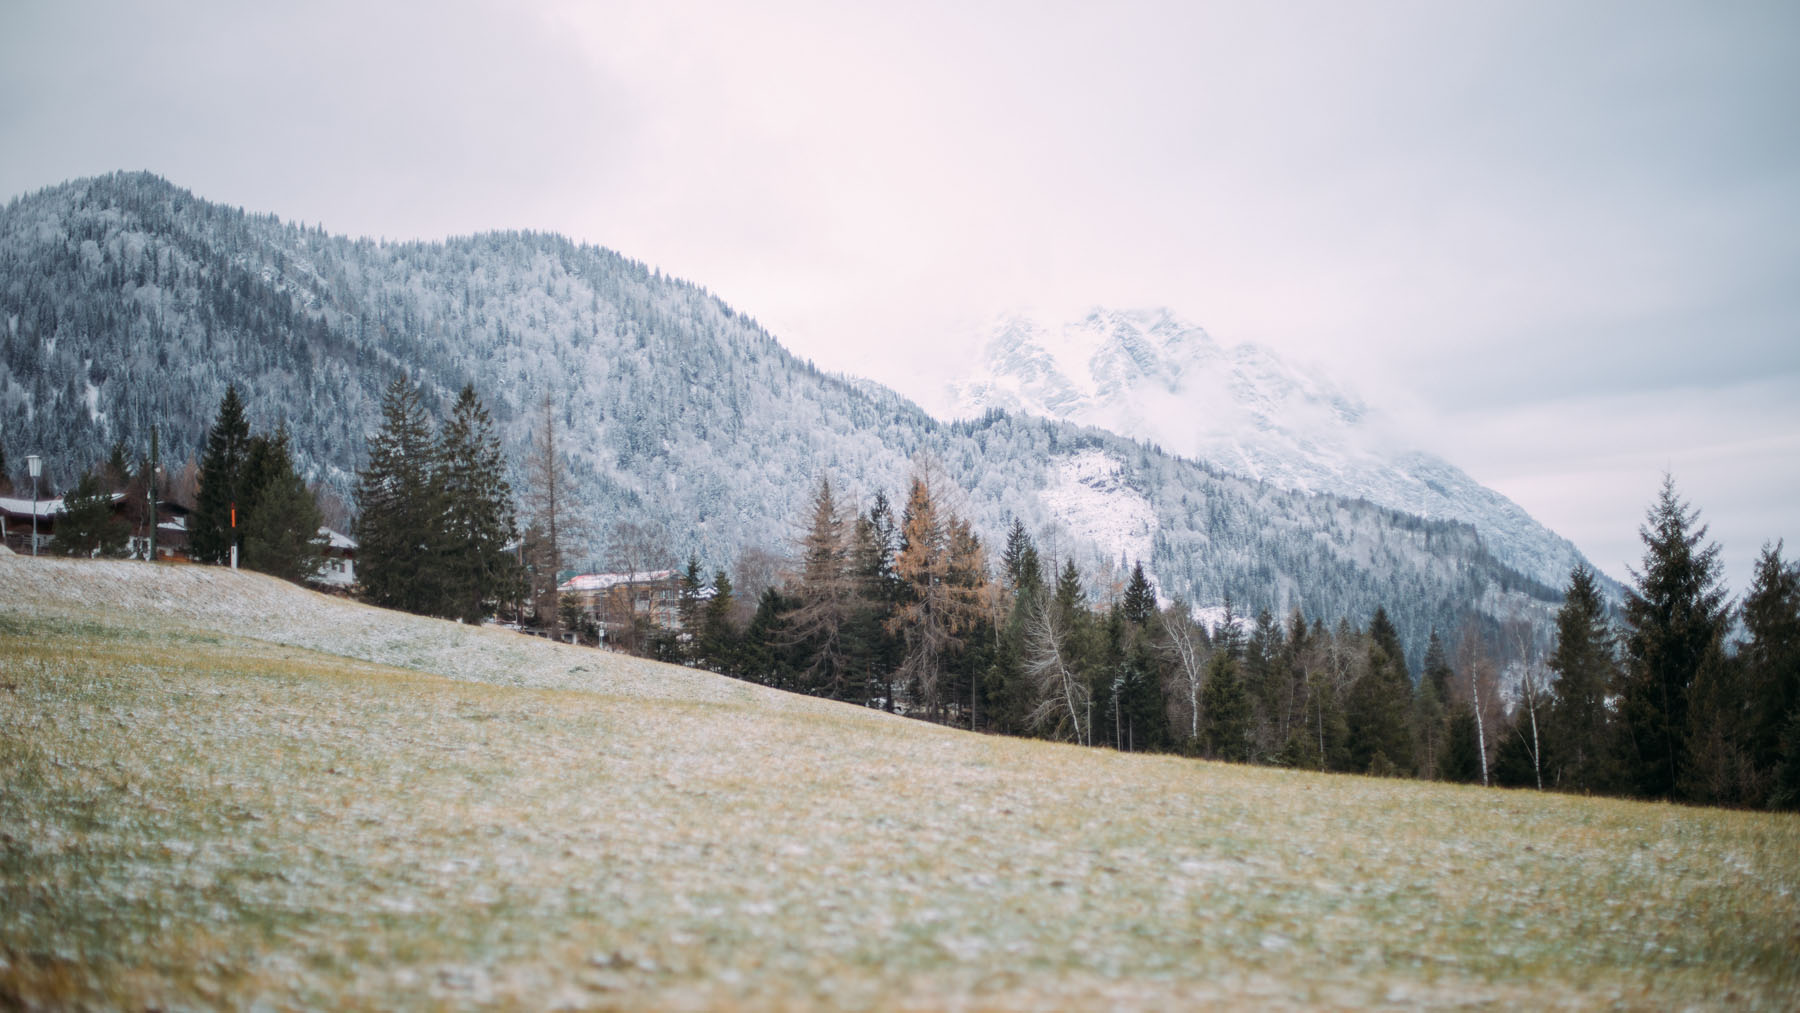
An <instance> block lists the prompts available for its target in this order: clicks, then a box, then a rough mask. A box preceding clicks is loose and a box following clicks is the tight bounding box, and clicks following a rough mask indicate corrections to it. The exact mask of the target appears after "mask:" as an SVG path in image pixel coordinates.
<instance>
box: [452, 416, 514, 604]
mask: <svg viewBox="0 0 1800 1013" xmlns="http://www.w3.org/2000/svg"><path fill="white" fill-rule="evenodd" d="M438 452H439V461H440V465H439V472H438V481H437V483H436V484H437V486H438V491H439V494H440V495H441V496H442V501H443V515H442V532H441V545H442V549H441V550H440V551H441V554H442V555H441V558H440V560H439V564H440V566H441V572H442V579H443V585H444V595H445V601H444V610H445V612H446V614H448V615H451V616H454V617H456V618H460V619H462V620H463V621H465V622H471V623H473V622H480V621H481V620H482V619H485V618H487V617H488V616H491V615H493V614H494V610H495V609H496V608H497V607H498V606H499V604H500V603H501V602H502V601H505V600H507V599H509V598H512V597H514V596H515V595H516V594H517V592H518V590H519V585H520V583H521V582H522V581H523V579H524V575H523V574H522V573H521V572H520V569H519V564H518V559H517V557H516V556H515V555H514V554H513V553H511V552H508V551H507V546H508V545H509V543H511V542H512V541H513V540H514V539H516V538H517V537H518V526H517V521H516V519H515V517H514V513H513V497H512V486H511V485H510V484H509V483H508V482H507V481H506V458H505V456H504V455H503V454H502V452H501V449H500V437H499V434H497V433H496V432H495V431H494V420H493V417H492V416H491V415H489V414H488V411H487V409H486V408H485V407H483V406H482V404H481V400H480V399H479V398H477V397H476V396H475V388H474V387H472V386H465V387H464V388H463V389H462V392H461V393H460V394H458V395H457V397H456V404H455V406H454V407H452V408H451V410H450V418H449V419H447V420H446V421H445V423H444V427H443V433H442V437H441V439H440V440H439V451H438Z"/></svg>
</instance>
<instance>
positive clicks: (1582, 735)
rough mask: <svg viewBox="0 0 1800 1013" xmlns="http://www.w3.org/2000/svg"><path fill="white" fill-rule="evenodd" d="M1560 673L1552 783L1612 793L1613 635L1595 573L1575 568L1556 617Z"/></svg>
mask: <svg viewBox="0 0 1800 1013" xmlns="http://www.w3.org/2000/svg"><path fill="white" fill-rule="evenodd" d="M1550 669H1551V670H1552V671H1554V672H1555V673H1556V685H1555V690H1554V692H1555V696H1554V699H1553V700H1552V701H1551V704H1550V716H1549V722H1548V723H1549V726H1550V727H1549V730H1548V731H1549V734H1548V738H1549V741H1550V748H1549V750H1548V753H1549V755H1550V757H1551V759H1552V772H1551V781H1552V782H1553V783H1554V784H1555V785H1556V786H1557V787H1559V788H1563V789H1565V790H1568V791H1581V792H1590V791H1607V790H1609V789H1611V788H1612V787H1613V785H1614V782H1615V781H1616V778H1615V776H1614V773H1613V758H1614V755H1615V753H1616V750H1615V749H1614V747H1613V744H1612V733H1613V727H1612V715H1611V712H1610V711H1608V709H1607V706H1606V697H1607V694H1609V693H1611V692H1612V691H1613V690H1614V688H1615V686H1616V685H1617V681H1618V666H1617V663H1616V659H1615V656H1614V653H1613V632H1612V627H1611V625H1610V624H1609V623H1608V622H1607V619H1606V604H1605V602H1604V601H1603V600H1602V599H1601V597H1600V584H1599V581H1598V580H1597V579H1596V578H1595V576H1594V572H1593V571H1592V570H1589V569H1588V568H1587V567H1586V566H1583V565H1581V564H1576V566H1575V569H1574V570H1572V571H1570V573H1569V586H1568V588H1567V589H1566V590H1565V591H1564V592H1563V604H1562V608H1560V609H1558V610H1557V613H1556V649H1555V650H1554V651H1553V652H1552V653H1551V655H1550Z"/></svg>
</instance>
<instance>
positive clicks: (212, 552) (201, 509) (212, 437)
mask: <svg viewBox="0 0 1800 1013" xmlns="http://www.w3.org/2000/svg"><path fill="white" fill-rule="evenodd" d="M249 453H250V423H249V421H248V420H246V419H245V417H244V402H243V401H242V400H241V399H240V398H239V397H238V392H237V387H236V386H227V387H226V388H225V398H224V400H222V401H220V402H219V415H218V418H217V419H215V420H214V422H213V425H212V429H211V430H209V431H208V432H207V435H206V449H205V450H204V451H203V452H202V454H201V457H200V494H199V497H198V499H199V502H198V503H197V504H196V505H195V507H194V512H193V514H192V515H191V516H189V517H188V554H189V555H190V556H192V557H193V558H194V560H195V561H197V562H201V563H228V562H230V561H231V547H232V545H233V544H234V542H236V543H237V544H239V545H240V547H241V542H239V541H238V538H239V532H237V531H234V530H233V528H232V523H231V521H232V510H233V509H234V507H235V506H236V504H237V502H238V500H239V499H242V498H243V489H242V484H243V472H244V466H245V464H246V462H247V459H248V457H249Z"/></svg>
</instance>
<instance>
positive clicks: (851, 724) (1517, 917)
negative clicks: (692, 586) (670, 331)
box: [0, 556, 1800, 1010]
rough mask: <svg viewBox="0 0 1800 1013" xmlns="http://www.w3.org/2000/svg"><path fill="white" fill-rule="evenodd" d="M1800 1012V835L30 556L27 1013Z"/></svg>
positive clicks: (6, 762)
mask: <svg viewBox="0 0 1800 1013" xmlns="http://www.w3.org/2000/svg"><path fill="white" fill-rule="evenodd" d="M1797 996H1800V818H1797V817H1795V816H1792V815H1769V814H1756V813H1741V812H1725V811H1716V810H1704V809H1692V808H1682V807H1674V806H1668V805H1655V804H1642V803H1631V802H1620V801H1611V800H1599V799H1583V798H1573V797H1566V796H1557V795H1539V794H1535V793H1526V792H1508V791H1499V790H1493V791H1489V790H1482V789H1478V788H1470V787H1453V786H1445V785H1432V784H1421V783H1417V782H1411V781H1382V780H1375V779H1368V778H1357V777H1345V776H1325V775H1317V774H1309V773H1298V772H1287V771H1278V770H1270V769H1262V768H1251V767H1238V766H1230V765H1223V764H1214V763H1205V762H1198V761H1192V760H1185V759H1176V758H1170V757H1152V756H1141V755H1120V754H1116V753H1110V752H1104V751H1097V750H1088V749H1080V748H1075V747H1070V746H1063V745H1056V744H1051V743H1042V742H1030V741H1020V740H1011V739H1001V738H991V737H981V736H975V735H970V734H967V733H962V732H956V731H952V730H948V729H943V728H938V727H934V726H930V725H925V724H921V723H917V722H912V721H907V720H904V719H898V718H894V717H891V716H888V715H883V714H877V713H872V712H868V711H864V710H859V709H856V708H852V707H847V706H842V705H838V704H832V703H827V702H821V701H814V700H808V699H804V698H798V697H792V696H786V695H782V694H777V693H774V692H772V691H766V690H763V689H760V688H758V687H754V686H749V685H746V684H742V683H737V682H733V681H731V680H726V679H723V678H719V677H714V676H711V675H708V674H705V673H699V672H694V671H690V670H685V669H680V668H673V667H668V666H663V665H657V664H654V663H650V662H644V661H637V660H633V659H627V658H621V657H616V656H612V655H608V654H605V653H602V652H598V651H594V650H587V649H581V648H574V647H565V646H561V645H554V644H549V643H546V642H543V641H540V640H535V639H531V638H526V637H521V636H519V635H517V634H511V633H507V632H505V631H500V630H494V629H482V628H472V627H466V626H459V625H456V624H451V623H442V622H437V621H432V620H425V619H419V618H415V617H410V616H401V615H395V614H393V613H387V612H382V611H379V610H375V609H369V608H365V607H362V606H358V605H355V604H351V603H348V602H344V601H341V600H337V599H332V598H328V597H324V596H320V595H315V594H311V593H309V592H306V591H302V590H298V589H295V588H292V587H290V586H287V585H284V584H281V583H279V582H276V581H273V580H270V579H267V578H263V577H260V576H256V575H252V574H240V573H230V572H223V571H219V570H216V569H209V568H200V567H171V566H154V567H153V566H148V565H145V564H141V563H135V564H134V563H102V562H74V561H49V560H30V559H21V558H18V557H10V556H0V1008H12V1007H17V1006H23V1007H26V1008H34V1007H42V1008H67V1007H70V1006H81V1005H89V1006H95V1007H101V1008H114V1007H118V1008H144V1007H147V1006H148V1007H160V1008H187V1007H191V1008H211V1007H231V1008H240V1007H243V1008H249V1007H254V1008H266V1009H277V1010H279V1009H288V1008H349V1009H358V1008H362V1009H390V1008H395V1007H400V1008H440V1007H442V1008H463V1007H471V1006H489V1005H491V1006H493V1007H497V1008H525V1009H549V1008H566V1009H583V1008H620V1007H631V1008H638V1007H652V1008H694V1009H770V1008H779V1009H795V1008H802V1009H803V1008H849V1009H863V1008H880V1009H888V1008H906V1009H911V1008H917V1009H940V1008H945V1007H959V1008H993V1009H1067V1008H1084V1007H1107V1008H1188V1007H1206V1006H1228V1007H1250V1006H1253V1007H1258V1008H1270V1007H1273V1008H1280V1007H1294V1008H1299V1007H1305V1008H1315V1007H1362V1006H1377V1007H1387V1006H1403V1007H1415V1006H1440V1005H1442V1006H1453V1005H1465V1004H1467V1005H1491V1006H1499V1007H1512V1008H1533V1009H1536V1008H1543V1007H1590V1006H1622V1007H1627V1008H1667V1007H1679V1006H1689V1005H1699V1006H1731V1007H1752V1008H1771V1009H1780V1008H1788V1009H1792V1008H1795V1007H1796V1004H1800V998H1796V997H1797Z"/></svg>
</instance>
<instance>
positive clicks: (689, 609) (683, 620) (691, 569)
mask: <svg viewBox="0 0 1800 1013" xmlns="http://www.w3.org/2000/svg"><path fill="white" fill-rule="evenodd" d="M701 587H702V585H701V574H700V554H699V553H697V552H690V553H688V561H687V569H685V570H683V571H682V572H681V587H680V589H679V590H677V591H676V595H675V616H676V619H677V621H678V622H679V623H680V625H681V632H682V634H683V635H684V636H685V637H686V638H687V639H686V643H687V647H686V650H685V651H684V652H683V653H684V655H685V657H684V658H683V659H682V660H684V661H688V662H694V661H697V660H698V659H699V658H700V616H701V615H702V612H703V610H704V608H705V606H704V605H703V604H702V602H701V600H700V591H701Z"/></svg>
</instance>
